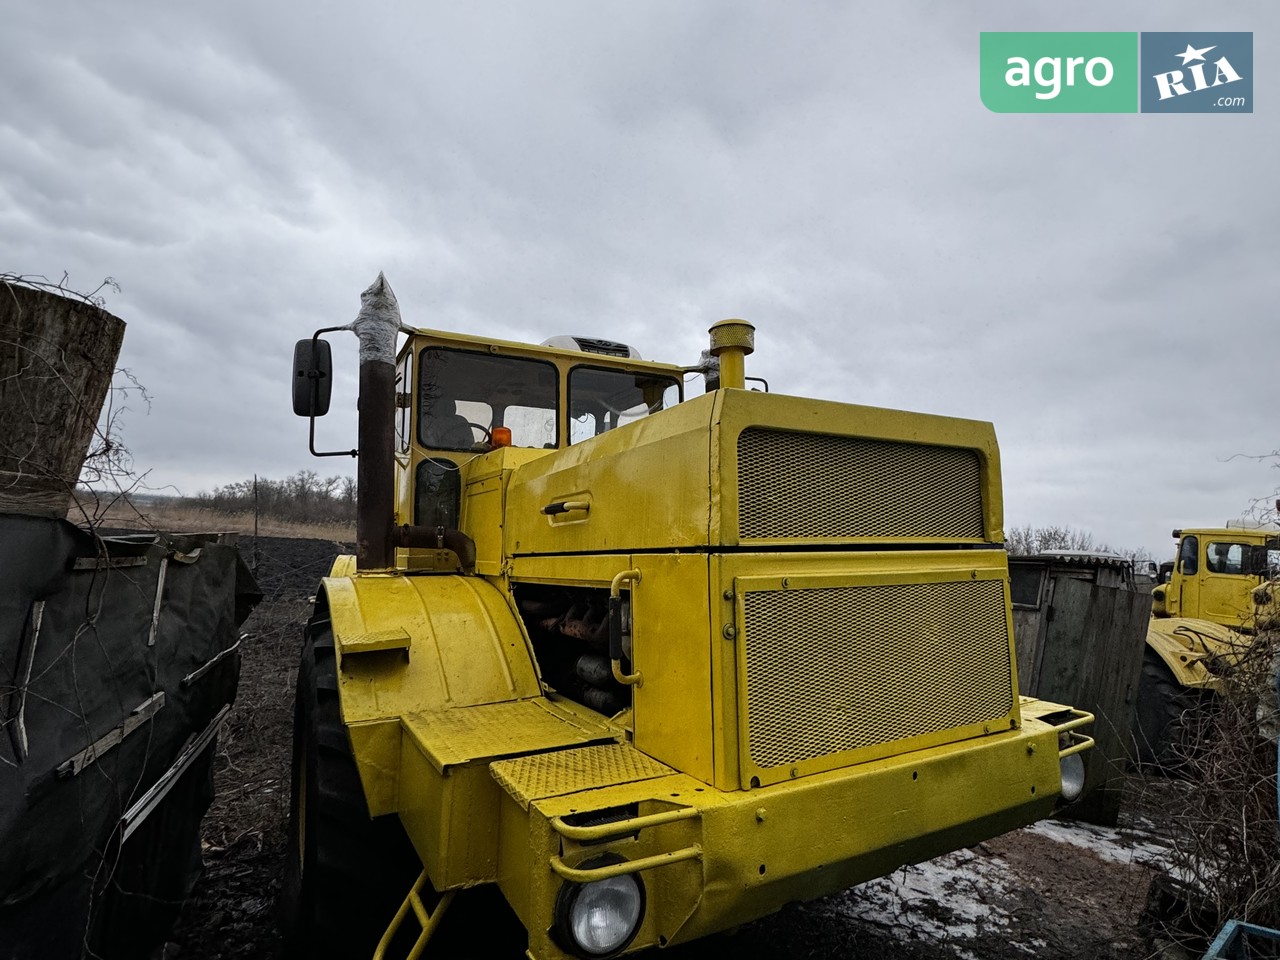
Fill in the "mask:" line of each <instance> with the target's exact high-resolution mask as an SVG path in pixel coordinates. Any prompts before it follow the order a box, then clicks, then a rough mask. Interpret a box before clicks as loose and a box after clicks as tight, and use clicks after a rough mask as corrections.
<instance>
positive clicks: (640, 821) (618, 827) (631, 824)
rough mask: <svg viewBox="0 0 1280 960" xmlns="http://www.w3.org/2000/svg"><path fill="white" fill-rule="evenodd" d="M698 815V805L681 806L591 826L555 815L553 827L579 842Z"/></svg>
mask: <svg viewBox="0 0 1280 960" xmlns="http://www.w3.org/2000/svg"><path fill="white" fill-rule="evenodd" d="M696 816H698V809H697V807H681V808H679V809H678V810H663V811H662V812H660V813H649V814H646V815H645V816H643V817H630V818H628V819H626V820H614V821H612V822H610V823H594V824H591V825H590V826H578V825H576V824H572V823H565V822H564V818H563V817H553V818H552V820H551V829H552V830H554V831H555V832H556V833H558V834H560V836H562V837H568V838H569V839H570V840H577V841H579V842H586V843H589V842H592V841H595V840H607V839H609V838H610V837H622V836H626V835H627V834H629V833H638V832H639V831H641V830H644V829H646V828H648V827H657V826H661V825H662V824H664V823H675V822H676V821H678V820H691V819H693V818H694V817H696Z"/></svg>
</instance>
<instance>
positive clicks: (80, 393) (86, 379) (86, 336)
mask: <svg viewBox="0 0 1280 960" xmlns="http://www.w3.org/2000/svg"><path fill="white" fill-rule="evenodd" d="M123 339H124V321H123V320H121V319H119V318H118V317H114V316H112V315H111V314H110V313H107V311H105V310H103V309H101V308H100V307H96V306H94V305H92V304H90V303H87V302H85V301H84V300H77V299H73V298H71V297H65V296H61V295H59V294H57V293H52V292H49V291H46V290H40V289H34V288H32V287H27V286H23V285H20V284H13V283H4V282H0V513H24V514H30V515H35V516H47V517H65V516H66V514H67V508H68V506H69V505H70V502H71V495H72V492H73V491H74V489H75V485H76V481H77V480H78V479H79V476H80V468H81V466H82V465H83V463H84V459H85V456H86V455H87V453H88V451H89V442H90V440H91V439H92V437H93V431H94V427H95V426H96V425H97V422H98V415H99V413H100V412H101V410H102V402H103V400H104V399H105V397H106V395H107V389H108V388H109V387H110V385H111V375H112V373H113V372H114V371H115V365H116V358H117V357H118V356H119V354H120V343H121V341H122V340H123Z"/></svg>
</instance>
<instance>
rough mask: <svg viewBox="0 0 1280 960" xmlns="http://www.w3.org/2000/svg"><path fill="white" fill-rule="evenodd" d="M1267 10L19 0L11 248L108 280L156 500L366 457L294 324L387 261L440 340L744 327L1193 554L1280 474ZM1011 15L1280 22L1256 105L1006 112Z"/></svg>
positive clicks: (850, 390) (348, 403)
mask: <svg viewBox="0 0 1280 960" xmlns="http://www.w3.org/2000/svg"><path fill="white" fill-rule="evenodd" d="M1278 28H1280V7H1278V6H1277V5H1276V4H1275V3H1274V2H1256V3H1243V2H1238V3H1230V4H1225V3H1224V4H1214V5H1212V6H1207V5H1205V4H1204V3H1199V2H1198V3H1193V2H1189V0H1172V2H1165V3H1161V4H1159V5H1155V4H1151V3H1150V2H1148V0H1142V2H1131V3H1120V2H1111V3H1106V4H1103V3H1100V2H1099V3H1094V4H1087V5H1086V4H1066V3H1060V4H1052V5H1050V4H1030V3H1026V2H994V0H992V2H957V0H947V2H942V0H936V2H930V3H926V2H923V0H915V2H903V0H895V2H882V3H878V4H867V3H851V2H835V0H829V2H810V3H789V4H783V3H779V2H768V3H766V2H755V3H752V2H743V0H732V2H709V0H696V2H695V0H667V2H656V0H645V2H642V3H621V2H602V0H591V2H551V0H547V2H541V3H531V2H521V3H515V2H512V3H502V4H499V3H482V2H476V3H465V4H463V3H439V2H403V3H382V4H378V3H361V4H355V3H347V4H341V3H328V2H319V0H311V2H307V3H300V2H299V3H283V2H281V3H262V2H258V0H252V2H237V0H219V2H217V3H206V4H203V5H200V6H197V5H194V4H175V3H169V2H163V3H162V2H154V3H131V2H120V0H117V2H115V3H112V4H110V5H91V4H86V3H61V2H57V0H44V2H40V3H34V2H29V3H21V4H18V3H14V4H8V5H6V10H5V17H4V23H3V26H2V27H0V91H2V92H3V95H4V99H3V102H4V107H3V110H0V272H4V271H7V272H11V273H20V274H44V275H46V276H49V277H51V278H55V279H56V278H57V277H60V276H61V275H62V274H63V272H64V271H65V272H66V273H68V274H69V277H70V279H69V284H70V285H71V286H73V287H76V288H79V289H82V290H83V289H93V288H94V287H96V286H97V285H98V284H99V283H100V281H101V280H102V279H103V278H104V277H108V276H109V277H112V278H114V279H115V280H116V281H117V282H118V283H119V287H120V290H119V292H118V293H117V292H113V291H110V290H108V291H105V292H106V295H107V304H106V305H107V307H108V309H110V310H111V311H112V312H113V313H115V314H116V315H118V316H120V317H121V318H123V319H124V320H125V321H126V322H127V323H128V329H127V332H126V335H125V343H124V351H123V354H122V357H121V360H120V365H121V366H122V367H125V368H127V369H128V370H129V371H131V373H132V374H133V375H134V376H135V377H136V378H137V379H138V380H139V381H141V383H143V384H144V385H145V387H146V389H147V391H148V392H149V394H150V396H151V399H152V403H151V407H150V411H149V412H147V409H146V407H145V405H143V404H142V403H140V402H139V401H138V400H137V399H131V400H130V401H129V404H128V406H129V410H128V413H127V415H126V417H125V421H126V422H125V425H124V440H125V442H126V444H127V445H128V446H129V447H130V448H131V450H132V452H133V455H134V460H135V466H136V468H137V469H138V470H139V471H147V479H146V482H147V483H148V484H149V485H150V486H153V487H166V486H172V487H174V488H176V489H177V490H180V491H182V492H185V493H191V492H195V491H197V490H200V489H209V488H211V487H212V486H214V485H216V484H220V483H225V482H228V481H234V480H239V479H244V478H247V477H249V476H251V475H252V474H254V473H258V474H259V475H264V476H269V477H273V478H279V477H282V476H285V475H288V474H291V473H294V472H296V471H298V470H300V469H314V470H317V471H319V472H321V473H322V474H330V473H335V472H344V473H353V472H354V465H353V464H352V463H351V462H350V461H340V460H335V459H330V460H314V459H312V458H311V457H310V456H309V455H308V454H307V451H306V446H307V437H306V422H305V421H303V420H299V419H296V418H294V417H293V416H292V413H291V411H290V401H289V391H290V383H289V373H290V369H289V368H290V363H291V354H292V344H293V342H294V341H295V340H297V339H299V338H301V337H304V336H308V335H309V334H310V333H311V332H312V330H313V329H315V328H316V327H320V326H332V325H335V324H341V323H346V322H348V321H350V320H351V319H352V318H353V317H354V316H355V313H356V311H357V309H358V307H359V294H360V291H361V290H363V289H364V287H365V286H367V285H368V284H369V282H370V281H371V280H373V279H374V277H376V276H377V274H378V271H379V270H382V271H385V273H386V276H387V278H388V280H389V281H390V283H391V285H392V287H393V288H394V290H395V292H396V294H397V296H398V297H399V300H400V304H401V309H402V312H403V316H404V319H405V322H406V323H409V324H411V325H416V326H428V327H434V328H437V329H446V330H459V331H465V332H469V333H475V334H480V335H488V336H498V337H505V338H511V339H518V340H531V341H534V342H539V341H541V340H543V339H545V338H546V337H549V336H552V335H555V334H561V333H580V334H588V335H596V336H603V337H607V338H611V339H617V340H624V341H627V342H630V343H632V344H634V345H635V346H636V347H637V348H638V349H639V350H640V352H641V353H642V355H644V356H645V357H646V358H652V359H661V360H668V361H671V362H677V363H692V362H694V361H696V359H697V357H698V354H699V351H700V350H701V349H703V347H704V346H705V344H706V328H707V327H708V326H709V325H710V324H711V323H713V322H715V321H716V320H718V319H721V318H724V317H731V316H733V317H744V318H746V319H748V320H750V321H751V322H752V323H754V324H755V325H756V328H757V334H756V345H757V352H756V354H755V355H754V356H752V357H751V358H750V359H749V360H748V371H747V372H748V374H749V375H751V374H753V375H757V376H763V377H766V378H768V380H769V382H770V384H771V385H772V388H773V389H774V390H775V391H776V392H782V393H789V394H799V395H809V396H816V397H823V398H830V399H836V400H844V401H850V402H856V403H867V404H873V405H879V406H886V407H895V408H903V409H909V410H919V411H925V412H930V413H940V414H947V415H953V416H963V417H971V418H975V419H980V420H989V421H991V422H993V423H994V424H995V427H996V432H997V436H998V438H999V441H1000V447H1001V454H1002V457H1003V466H1004V492H1005V517H1006V526H1007V527H1014V526H1021V525H1023V524H1033V525H1043V524H1066V525H1071V526H1075V527H1078V528H1081V529H1085V530H1088V531H1090V532H1092V533H1093V534H1094V535H1095V536H1096V537H1097V538H1098V539H1099V540H1103V541H1106V542H1108V543H1110V544H1112V545H1113V546H1116V547H1123V548H1137V547H1145V548H1146V549H1148V550H1150V551H1151V552H1152V553H1153V554H1154V555H1156V556H1157V557H1161V558H1162V557H1164V556H1165V555H1171V552H1172V542H1171V540H1170V539H1169V530H1170V529H1171V528H1172V527H1174V526H1184V525H1186V526H1190V525H1195V524H1219V523H1221V522H1223V521H1225V520H1226V519H1227V518H1228V517H1234V516H1239V515H1240V514H1242V513H1243V512H1244V511H1245V510H1246V509H1247V508H1248V507H1249V505H1250V503H1251V501H1252V500H1254V499H1255V498H1258V497H1266V496H1269V495H1270V494H1271V492H1272V491H1273V490H1274V489H1275V488H1276V487H1277V485H1280V472H1278V471H1277V470H1276V469H1274V466H1273V465H1272V464H1271V463H1270V462H1267V461H1259V460H1254V459H1248V458H1247V457H1243V456H1241V455H1249V454H1265V453H1268V452H1270V451H1273V450H1275V449H1276V448H1277V447H1278V446H1280V440H1278V439H1277V436H1276V416H1275V411H1276V409H1277V402H1276V401H1277V396H1276V394H1277V387H1276V383H1277V381H1276V376H1275V371H1274V367H1273V364H1274V355H1275V347H1276V304H1277V302H1280V268H1278V266H1277V265H1278V263H1280V260H1278V258H1277V255H1278V254H1280V187H1278V186H1277V170H1280V159H1278V151H1277V147H1278V146H1280V136H1278V130H1277V119H1276V118H1277V116H1278V115H1280V114H1278V113H1277V110H1278V109H1280V84H1277V82H1276V80H1275V78H1276V76H1277V75H1278V73H1280V41H1278V40H1277V38H1278V37H1280V29H1278ZM982 30H1132V31H1138V30H1148V31H1154V30H1171V31H1183V30H1248V31H1254V33H1255V38H1254V60H1255V64H1256V66H1257V76H1256V78H1255V79H1254V99H1255V103H1256V106H1255V112H1254V113H1252V114H1234V115H1217V116H1215V115H1208V114H1187V115H1143V114H1118V115H1102V114H1091V115H1031V114H994V113H990V112H988V111H987V110H986V109H985V107H984V106H983V104H982V102H981V101H980V99H979V97H978V49H979V47H978V39H979V32H980V31H982ZM348 339H349V342H345V341H339V343H338V344H337V346H339V349H337V350H336V351H335V355H336V360H337V362H338V364H339V366H340V367H342V368H343V372H344V377H343V380H342V381H341V382H340V383H339V388H340V389H339V391H338V392H337V394H336V395H335V413H334V415H332V416H330V417H329V418H328V419H327V420H325V421H322V422H321V425H320V426H321V431H320V433H321V443H322V444H328V445H329V446H330V447H338V446H350V445H352V444H353V443H354V433H355V421H354V409H353V401H352V400H351V398H350V396H349V395H348V394H346V393H344V390H350V391H351V392H353V388H352V387H351V384H352V383H353V382H354V376H355V363H356V361H355V341H354V338H348ZM344 397H345V398H346V399H344ZM345 407H352V409H351V410H350V411H348V410H346V409H344V408H345Z"/></svg>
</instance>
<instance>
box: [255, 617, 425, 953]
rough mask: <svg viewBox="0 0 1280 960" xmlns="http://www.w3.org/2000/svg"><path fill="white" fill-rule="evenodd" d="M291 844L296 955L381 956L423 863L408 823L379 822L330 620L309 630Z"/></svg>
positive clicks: (289, 894)
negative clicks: (351, 732) (345, 717)
mask: <svg viewBox="0 0 1280 960" xmlns="http://www.w3.org/2000/svg"><path fill="white" fill-rule="evenodd" d="M287 846H288V849H287V850H286V860H285V868H284V878H283V882H282V884H281V892H280V921H281V929H282V932H283V934H284V938H285V944H286V948H287V951H288V954H289V956H291V957H295V958H303V957H306V958H317V960H328V958H334V960H338V958H342V960H350V958H360V957H371V956H373V951H374V948H375V947H376V946H377V944H378V940H379V939H380V938H381V936H382V934H383V932H384V931H385V930H386V928H387V924H388V923H390V921H391V918H392V917H393V916H394V915H395V912H396V910H397V908H398V907H399V906H400V903H401V902H402V901H403V899H404V896H405V894H406V893H408V891H409V887H410V886H411V885H412V883H413V881H414V879H415V878H416V877H417V875H418V874H419V873H420V872H421V870H422V864H421V862H420V861H419V860H418V857H417V855H416V854H415V853H414V850H413V847H412V845H411V844H410V843H409V839H408V837H407V836H406V835H405V832H404V828H403V827H402V826H401V825H400V819H399V818H398V817H396V816H389V817H379V818H377V819H371V818H370V817H369V812H368V808H367V807H366V806H365V800H364V791H363V788H362V787H361V785H360V776H359V773H358V771H357V769H356V764H355V759H354V758H353V756H352V754H351V743H350V739H349V738H348V736H347V730H346V727H345V725H344V724H343V722H342V716H341V713H340V710H339V705H338V674H337V663H336V660H335V655H334V647H333V632H332V629H331V627H330V625H329V621H328V619H327V617H326V616H325V615H324V614H319V615H318V616H317V618H316V619H313V620H312V622H311V623H310V624H309V625H308V626H307V636H306V642H305V644H304V646H303V651H302V662H301V664H300V665H299V668H298V686H297V698H296V700H295V702H294V725H293V790H292V795H291V803H290V813H289V837H288V845H287Z"/></svg>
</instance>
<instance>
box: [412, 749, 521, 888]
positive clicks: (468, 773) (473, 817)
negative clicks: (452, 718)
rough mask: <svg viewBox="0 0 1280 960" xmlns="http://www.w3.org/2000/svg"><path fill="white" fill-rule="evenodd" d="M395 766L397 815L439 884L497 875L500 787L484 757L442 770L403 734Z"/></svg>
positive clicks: (486, 880) (483, 880) (481, 880)
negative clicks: (481, 760) (397, 773)
mask: <svg viewBox="0 0 1280 960" xmlns="http://www.w3.org/2000/svg"><path fill="white" fill-rule="evenodd" d="M402 758H403V759H402V763H403V766H402V769H401V772H400V783H401V788H400V804H399V805H400V821H401V822H402V823H403V824H404V828H405V832H406V833H407V834H408V835H409V839H410V841H411V842H412V843H413V846H414V850H415V851H416V852H417V854H418V857H419V858H420V859H421V860H422V864H423V866H424V867H425V868H426V870H427V874H428V875H429V876H430V878H431V882H432V884H433V885H434V886H435V887H436V888H437V889H440V890H446V889H456V888H458V887H463V886H473V885H475V884H478V883H489V882H492V881H494V880H496V879H497V858H498V831H497V821H498V809H499V808H498V803H499V799H500V797H501V793H502V791H501V790H500V789H499V788H498V786H497V784H495V783H494V781H493V778H492V777H490V776H489V771H488V770H487V768H486V767H485V765H484V764H483V763H477V764H473V765H470V766H461V767H451V768H450V769H448V770H447V771H444V772H441V771H440V770H438V769H437V768H436V767H435V765H434V764H432V763H431V762H430V760H429V759H428V758H427V756H426V755H425V754H424V753H423V752H422V750H421V748H420V746H419V744H418V743H417V741H415V740H414V739H413V738H412V737H409V736H407V735H406V737H405V742H404V747H403V749H402Z"/></svg>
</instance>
